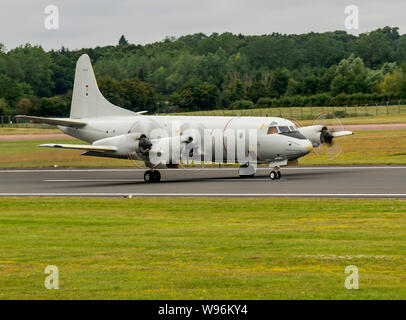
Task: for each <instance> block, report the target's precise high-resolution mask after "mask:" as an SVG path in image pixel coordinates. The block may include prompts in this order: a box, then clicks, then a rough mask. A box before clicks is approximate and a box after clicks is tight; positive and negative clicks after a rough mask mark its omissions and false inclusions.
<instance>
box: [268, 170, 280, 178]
mask: <svg viewBox="0 0 406 320" xmlns="http://www.w3.org/2000/svg"><path fill="white" fill-rule="evenodd" d="M281 176H282V174H281V172H280V171H279V170H277V171H275V170H272V171H271V173H270V174H269V178H270V179H271V180H278V179H280V178H281Z"/></svg>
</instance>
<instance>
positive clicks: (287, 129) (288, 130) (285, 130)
mask: <svg viewBox="0 0 406 320" xmlns="http://www.w3.org/2000/svg"><path fill="white" fill-rule="evenodd" d="M278 128H279V132H280V133H286V132H290V131H291V130H290V129H289V127H288V126H282V127H278Z"/></svg>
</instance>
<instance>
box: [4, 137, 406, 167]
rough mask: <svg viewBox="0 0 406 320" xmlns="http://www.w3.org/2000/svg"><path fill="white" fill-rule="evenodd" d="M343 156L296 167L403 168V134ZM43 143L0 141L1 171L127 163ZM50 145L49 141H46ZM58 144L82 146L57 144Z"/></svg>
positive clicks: (354, 141) (352, 145)
mask: <svg viewBox="0 0 406 320" xmlns="http://www.w3.org/2000/svg"><path fill="white" fill-rule="evenodd" d="M340 141H341V145H342V153H341V154H340V156H339V157H338V158H337V159H334V160H329V159H328V157H327V154H326V153H321V154H320V155H316V154H315V153H312V154H310V155H308V156H306V157H304V158H302V159H301V160H300V161H299V163H300V164H305V165H312V164H406V131H405V130H390V131H384V130H382V131H359V132H355V135H354V136H349V137H344V138H340ZM46 142H47V141H46V140H25V141H24V140H23V141H0V155H1V156H0V168H47V167H48V168H49V167H53V166H54V165H57V166H58V167H123V166H133V163H132V162H131V161H129V160H117V159H108V158H98V157H84V156H81V155H80V154H81V151H76V150H61V149H49V148H39V147H38V145H39V144H42V143H46ZM49 142H52V141H49ZM58 143H81V142H80V141H79V140H73V139H70V140H58Z"/></svg>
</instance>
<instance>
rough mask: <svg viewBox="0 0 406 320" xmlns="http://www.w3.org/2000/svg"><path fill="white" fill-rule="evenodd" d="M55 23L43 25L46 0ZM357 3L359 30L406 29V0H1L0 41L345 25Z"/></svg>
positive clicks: (66, 42) (139, 39)
mask: <svg viewBox="0 0 406 320" xmlns="http://www.w3.org/2000/svg"><path fill="white" fill-rule="evenodd" d="M50 4H53V5H56V6H57V7H58V8H59V24H60V25H59V29H58V30H47V29H46V28H45V26H44V20H45V18H46V14H45V13H44V10H45V7H46V6H47V5H50ZM352 4H354V5H357V6H358V7H359V11H360V15H359V18H360V21H359V23H360V26H359V27H360V28H359V32H360V33H362V32H365V31H370V30H373V29H376V28H379V27H384V26H386V25H389V26H397V27H399V28H400V32H401V33H402V34H403V33H406V19H405V18H406V0H386V1H382V0H348V1H346V0H330V1H327V0H148V1H146V0H115V1H114V0H45V1H44V0H1V1H0V43H3V44H4V45H5V46H6V48H7V49H12V48H15V47H16V46H19V45H22V44H25V43H31V44H39V45H42V46H43V48H44V49H46V50H49V49H52V48H54V49H59V48H61V46H62V45H63V46H65V47H68V48H70V49H77V48H82V47H95V46H104V45H115V44H117V42H118V39H119V37H120V35H121V34H124V35H125V36H126V38H127V39H128V40H129V42H130V43H135V44H145V43H152V42H155V41H160V40H163V39H164V38H165V37H166V36H175V37H178V36H181V35H185V34H192V33H196V32H204V33H206V34H211V33H212V32H218V33H223V32H233V33H242V34H247V35H248V34H249V35H252V34H269V33H272V32H280V33H306V32H310V31H314V32H324V31H333V30H344V29H345V26H344V20H345V18H346V14H345V13H344V9H345V7H346V6H347V5H352Z"/></svg>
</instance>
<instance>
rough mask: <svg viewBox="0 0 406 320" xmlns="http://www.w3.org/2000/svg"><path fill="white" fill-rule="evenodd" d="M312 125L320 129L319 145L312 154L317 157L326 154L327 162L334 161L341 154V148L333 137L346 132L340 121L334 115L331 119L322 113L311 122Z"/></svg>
mask: <svg viewBox="0 0 406 320" xmlns="http://www.w3.org/2000/svg"><path fill="white" fill-rule="evenodd" d="M313 125H318V126H321V127H322V129H321V132H320V142H321V145H320V146H319V147H317V148H314V149H313V150H314V152H315V153H316V154H317V155H321V153H323V152H325V153H327V159H328V160H334V159H336V158H337V157H338V156H339V155H340V154H341V152H342V147H341V144H340V143H338V142H337V141H336V140H335V139H334V137H336V136H339V135H342V133H343V132H347V131H345V130H344V126H343V124H342V122H341V120H340V119H339V118H337V117H336V116H335V115H333V116H332V117H331V116H330V115H329V114H328V113H326V112H324V113H321V114H320V115H318V116H317V117H316V118H315V119H314V120H313ZM336 133H337V134H336Z"/></svg>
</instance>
